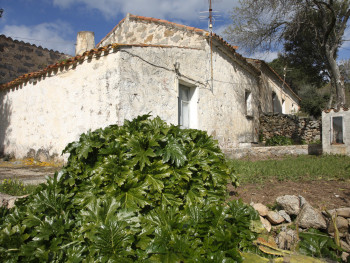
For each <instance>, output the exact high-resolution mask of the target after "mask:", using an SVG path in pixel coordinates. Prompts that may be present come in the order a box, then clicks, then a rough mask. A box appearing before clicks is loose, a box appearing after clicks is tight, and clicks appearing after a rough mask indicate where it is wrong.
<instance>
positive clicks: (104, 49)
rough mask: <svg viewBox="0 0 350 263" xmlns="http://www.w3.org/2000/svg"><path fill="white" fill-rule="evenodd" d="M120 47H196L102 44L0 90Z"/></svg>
mask: <svg viewBox="0 0 350 263" xmlns="http://www.w3.org/2000/svg"><path fill="white" fill-rule="evenodd" d="M120 47H161V48H173V47H176V48H184V49H196V48H190V47H179V46H169V45H150V44H118V43H115V44H109V45H107V46H104V47H99V48H94V49H91V50H88V51H85V52H84V53H83V54H82V55H78V56H75V57H72V58H68V59H65V60H63V61H60V62H57V63H55V64H53V65H49V66H47V67H46V68H44V69H42V70H40V71H36V72H32V73H28V74H24V75H22V76H20V77H18V78H16V79H14V80H12V81H10V82H8V83H5V84H2V85H0V90H5V89H9V88H12V87H15V86H18V85H20V84H23V83H25V82H28V81H30V80H32V79H36V78H39V77H41V76H44V75H45V74H47V73H50V72H52V71H54V70H56V69H58V68H60V67H65V66H70V65H76V64H78V63H81V62H83V61H84V60H85V59H86V58H92V57H93V56H94V55H95V56H99V55H101V53H102V52H109V51H110V50H117V49H118V48H120Z"/></svg>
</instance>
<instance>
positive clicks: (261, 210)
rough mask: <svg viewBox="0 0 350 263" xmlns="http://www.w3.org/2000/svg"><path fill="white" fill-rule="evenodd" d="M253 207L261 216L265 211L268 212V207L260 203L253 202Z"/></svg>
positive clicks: (264, 214)
mask: <svg viewBox="0 0 350 263" xmlns="http://www.w3.org/2000/svg"><path fill="white" fill-rule="evenodd" d="M253 207H254V209H255V210H256V211H258V213H259V215H261V216H266V215H267V212H269V209H268V208H267V207H266V206H265V205H263V204H261V203H257V204H253Z"/></svg>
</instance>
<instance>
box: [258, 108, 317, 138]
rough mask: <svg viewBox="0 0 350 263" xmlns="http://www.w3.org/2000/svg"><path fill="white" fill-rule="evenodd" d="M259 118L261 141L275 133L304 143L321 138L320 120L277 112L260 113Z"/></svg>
mask: <svg viewBox="0 0 350 263" xmlns="http://www.w3.org/2000/svg"><path fill="white" fill-rule="evenodd" d="M259 120H260V133H261V135H262V136H263V142H265V141H266V139H270V138H272V137H273V136H277V135H280V136H285V137H288V138H292V139H293V140H296V141H298V140H299V141H304V142H306V143H312V142H315V141H319V140H321V130H322V125H321V120H311V119H309V118H298V117H297V116H295V115H285V114H279V113H275V114H265V115H261V116H260V118H259Z"/></svg>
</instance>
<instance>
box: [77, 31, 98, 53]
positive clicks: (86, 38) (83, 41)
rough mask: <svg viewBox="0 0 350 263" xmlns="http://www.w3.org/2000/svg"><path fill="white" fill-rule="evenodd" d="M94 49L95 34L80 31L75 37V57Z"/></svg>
mask: <svg viewBox="0 0 350 263" xmlns="http://www.w3.org/2000/svg"><path fill="white" fill-rule="evenodd" d="M93 48H95V34H94V32H92V31H80V32H78V35H77V44H76V47H75V55H76V56H77V55H81V54H83V53H84V52H85V51H87V50H90V49H93Z"/></svg>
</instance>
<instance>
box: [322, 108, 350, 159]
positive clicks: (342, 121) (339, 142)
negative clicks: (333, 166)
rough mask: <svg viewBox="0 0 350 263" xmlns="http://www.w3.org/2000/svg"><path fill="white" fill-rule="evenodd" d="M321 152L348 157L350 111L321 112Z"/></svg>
mask: <svg viewBox="0 0 350 263" xmlns="http://www.w3.org/2000/svg"><path fill="white" fill-rule="evenodd" d="M322 150H323V153H328V154H342V155H349V156H350V110H349V109H348V108H340V109H339V110H336V109H328V110H324V111H323V112H322Z"/></svg>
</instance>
